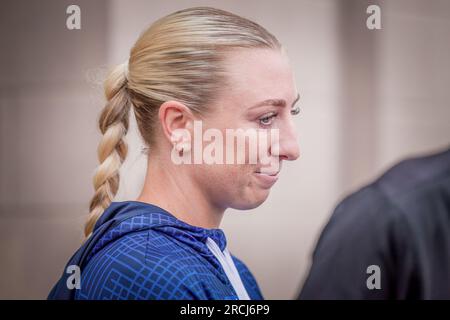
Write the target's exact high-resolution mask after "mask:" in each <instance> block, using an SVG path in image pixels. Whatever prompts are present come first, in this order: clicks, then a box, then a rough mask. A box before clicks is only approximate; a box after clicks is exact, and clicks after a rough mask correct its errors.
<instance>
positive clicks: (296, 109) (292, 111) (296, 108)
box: [291, 107, 300, 116]
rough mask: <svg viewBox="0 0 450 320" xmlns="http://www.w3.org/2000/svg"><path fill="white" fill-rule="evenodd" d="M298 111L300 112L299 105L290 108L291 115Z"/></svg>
mask: <svg viewBox="0 0 450 320" xmlns="http://www.w3.org/2000/svg"><path fill="white" fill-rule="evenodd" d="M299 113H300V107H294V108H292V109H291V114H292V115H293V116H295V115H297V114H299Z"/></svg>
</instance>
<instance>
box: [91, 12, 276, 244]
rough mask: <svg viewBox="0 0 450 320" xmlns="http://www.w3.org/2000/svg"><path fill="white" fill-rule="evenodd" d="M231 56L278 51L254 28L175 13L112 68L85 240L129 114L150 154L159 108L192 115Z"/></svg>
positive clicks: (110, 180) (220, 82)
mask: <svg viewBox="0 0 450 320" xmlns="http://www.w3.org/2000/svg"><path fill="white" fill-rule="evenodd" d="M237 48H270V49H281V48H282V47H281V44H280V43H279V42H278V40H277V39H276V38H275V37H274V36H273V35H272V34H270V33H269V32H268V31H267V30H265V29H264V28H263V27H261V26H260V25H258V24H256V23H254V22H252V21H250V20H248V19H245V18H242V17H240V16H237V15H235V14H232V13H230V12H227V11H224V10H219V9H214V8H210V7H195V8H189V9H185V10H181V11H177V12H175V13H172V14H170V15H168V16H165V17H163V18H161V19H159V20H158V21H156V22H155V23H153V24H152V25H151V26H150V27H149V28H148V29H147V30H146V31H145V32H144V33H142V34H141V36H140V37H139V39H138V40H137V42H136V44H135V45H134V47H133V48H132V49H131V53H130V58H129V61H128V63H124V64H121V65H119V66H117V67H116V68H115V69H114V70H113V71H112V72H111V74H110V75H109V76H108V78H107V79H106V81H105V96H106V99H107V103H106V106H105V107H104V109H103V110H102V112H101V115H100V119H99V127H100V131H101V132H102V134H103V137H102V139H101V141H100V144H99V146H98V159H99V162H100V165H99V167H98V168H97V171H96V173H95V175H94V188H95V194H94V196H93V198H92V200H91V202H90V206H89V210H90V214H89V217H88V220H87V222H86V225H85V235H86V236H88V235H89V234H90V233H91V232H92V230H93V229H94V226H95V223H96V222H97V220H98V218H99V217H100V216H101V214H102V213H103V211H104V210H105V209H106V208H107V207H108V206H109V205H110V204H111V202H112V200H113V198H114V196H115V194H116V193H117V189H118V187H119V168H120V166H121V164H122V163H123V161H124V160H125V157H126V155H127V146H126V143H125V141H124V137H125V135H126V133H127V130H128V117H129V112H130V108H131V106H133V110H134V112H135V116H136V120H137V124H138V128H139V132H140V134H141V135H142V138H143V140H144V142H145V143H146V144H147V145H148V146H151V145H153V144H154V142H155V141H153V139H154V138H153V136H154V135H153V129H154V127H155V122H156V121H157V114H158V108H159V106H160V105H161V104H162V103H164V102H165V101H169V100H176V101H179V102H181V103H183V104H184V105H186V106H187V107H188V108H190V109H191V110H192V111H193V112H194V113H196V114H199V115H201V114H205V113H206V112H207V111H208V108H207V107H208V105H210V103H211V102H212V100H213V99H214V98H215V97H216V96H217V94H218V93H219V92H220V90H221V89H223V88H224V87H225V86H226V76H225V70H224V66H223V65H222V63H221V62H222V61H223V60H224V56H225V54H226V52H227V51H229V50H232V49H237Z"/></svg>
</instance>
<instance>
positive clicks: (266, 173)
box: [255, 170, 280, 176]
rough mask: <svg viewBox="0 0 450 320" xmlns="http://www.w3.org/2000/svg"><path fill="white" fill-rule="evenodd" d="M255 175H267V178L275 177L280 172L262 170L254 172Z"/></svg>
mask: <svg viewBox="0 0 450 320" xmlns="http://www.w3.org/2000/svg"><path fill="white" fill-rule="evenodd" d="M255 173H258V174H262V175H267V176H276V175H278V174H279V173H280V171H262V170H257V171H255Z"/></svg>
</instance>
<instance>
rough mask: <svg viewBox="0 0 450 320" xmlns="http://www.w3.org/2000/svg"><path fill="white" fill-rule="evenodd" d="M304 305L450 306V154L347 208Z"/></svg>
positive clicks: (386, 179) (408, 169) (419, 163)
mask: <svg viewBox="0 0 450 320" xmlns="http://www.w3.org/2000/svg"><path fill="white" fill-rule="evenodd" d="M299 299H450V149H449V150H447V151H445V152H442V153H439V154H435V155H431V156H427V157H422V158H416V159H411V160H406V161H403V162H401V163H400V164H398V165H396V166H395V167H393V168H392V169H390V170H389V171H388V172H387V173H385V174H384V175H383V176H382V177H381V178H380V179H378V180H377V181H375V182H374V183H372V184H371V185H369V186H366V187H364V188H362V189H361V190H359V191H358V192H356V193H354V194H352V195H350V196H349V197H347V198H346V199H345V200H344V201H342V202H341V203H340V204H339V205H338V206H337V208H336V209H335V212H334V213H333V215H332V217H331V219H330V221H329V222H328V224H327V226H326V227H325V228H324V230H323V232H322V235H321V236H320V238H319V241H318V243H317V246H316V249H315V251H314V255H313V264H312V267H311V270H310V273H309V276H308V277H307V279H306V282H305V284H304V286H303V289H302V291H301V293H300V295H299Z"/></svg>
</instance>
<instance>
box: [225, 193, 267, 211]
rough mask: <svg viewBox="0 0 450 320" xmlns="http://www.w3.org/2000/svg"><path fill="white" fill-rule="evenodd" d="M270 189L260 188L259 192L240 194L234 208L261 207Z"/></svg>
mask: <svg viewBox="0 0 450 320" xmlns="http://www.w3.org/2000/svg"><path fill="white" fill-rule="evenodd" d="M269 193H270V192H269V190H260V191H259V192H252V193H251V194H249V195H247V196H245V195H243V194H242V195H240V199H239V201H237V202H236V203H234V204H233V206H232V208H233V209H237V210H251V209H254V208H257V207H259V206H260V205H262V204H263V203H264V201H266V199H267V197H268V196H269Z"/></svg>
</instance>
